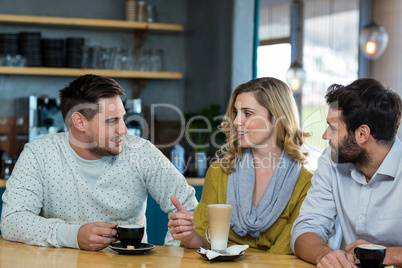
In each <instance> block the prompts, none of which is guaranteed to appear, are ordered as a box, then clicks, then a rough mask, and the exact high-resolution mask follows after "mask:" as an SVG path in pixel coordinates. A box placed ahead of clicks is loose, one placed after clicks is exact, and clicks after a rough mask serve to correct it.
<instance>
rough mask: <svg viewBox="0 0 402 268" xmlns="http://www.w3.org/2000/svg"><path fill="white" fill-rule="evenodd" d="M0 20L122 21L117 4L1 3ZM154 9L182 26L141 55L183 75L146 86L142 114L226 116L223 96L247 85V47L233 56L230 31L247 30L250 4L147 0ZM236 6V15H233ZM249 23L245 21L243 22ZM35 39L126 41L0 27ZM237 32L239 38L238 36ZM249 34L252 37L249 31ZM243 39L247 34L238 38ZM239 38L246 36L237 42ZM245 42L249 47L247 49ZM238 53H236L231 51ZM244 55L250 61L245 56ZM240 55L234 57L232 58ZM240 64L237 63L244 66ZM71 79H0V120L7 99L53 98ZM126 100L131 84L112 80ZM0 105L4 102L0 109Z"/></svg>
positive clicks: (121, 35) (100, 0) (89, 0)
mask: <svg viewBox="0 0 402 268" xmlns="http://www.w3.org/2000/svg"><path fill="white" fill-rule="evenodd" d="M1 2H2V3H1V5H0V13H5V14H23V15H38V16H59V17H77V18H96V19H115V20H123V19H124V0H85V1H80V0H70V1H60V0H57V1H52V0H35V1H31V0H2V1H1ZM146 2H147V3H149V4H152V5H155V6H156V9H157V21H159V22H164V23H177V24H183V26H184V31H183V32H178V33H175V32H169V33H155V32H152V33H149V34H148V36H147V40H146V41H145V43H144V46H143V47H144V48H150V49H162V50H163V53H164V54H163V69H164V70H165V71H174V72H175V71H177V72H183V76H184V78H183V80H147V81H146V87H145V88H144V89H143V90H142V92H141V94H140V96H139V97H140V98H141V99H142V101H143V105H144V106H150V105H151V104H158V103H169V104H173V105H175V106H177V107H178V108H179V109H180V110H183V111H184V112H190V111H191V112H197V111H199V110H200V109H202V108H204V107H207V106H209V105H210V104H219V105H220V106H221V110H222V112H223V111H224V110H225V106H226V104H227V101H228V98H229V96H230V92H231V91H232V90H233V87H234V86H235V85H237V84H239V83H243V82H246V81H247V80H249V79H251V74H250V72H251V66H252V63H251V59H252V56H251V53H252V52H251V51H252V46H251V47H250V46H249V47H246V49H247V50H249V49H251V50H249V51H246V52H244V51H242V49H243V48H245V47H241V48H240V50H239V48H233V47H234V45H233V42H234V40H233V36H234V31H235V29H234V26H233V25H234V24H235V22H236V21H237V25H244V23H242V22H244V19H245V20H247V23H246V25H252V24H253V14H252V13H251V14H249V13H250V12H253V9H254V0H247V1H241V0H219V1H213V0H203V1H186V0H147V1H146ZM239 3H240V5H243V7H241V8H239V7H238V6H239ZM244 6H247V7H248V8H247V9H246V10H247V11H246V12H248V13H247V14H246V15H245V16H246V18H244V17H243V18H241V17H240V18H234V15H233V14H234V13H235V12H239V10H240V12H243V13H244V12H245V11H243V10H242V9H244ZM236 10H237V11H236ZM249 15H251V16H249ZM20 31H40V32H41V33H42V38H66V37H85V42H86V45H89V46H94V45H101V46H103V47H114V46H119V47H132V46H133V38H132V37H133V35H132V33H128V32H115V31H98V30H84V29H70V28H65V29H63V28H57V27H36V26H21V25H5V24H0V32H20ZM240 31H241V30H240ZM251 33H252V31H251ZM245 34H246V35H247V34H248V35H250V33H247V32H246V33H245ZM244 37H246V36H244ZM248 42H250V41H248ZM237 46H238V45H237ZM236 49H237V51H238V52H239V53H235V55H238V56H237V57H240V58H243V59H244V58H246V61H249V62H248V64H250V65H245V66H241V67H239V66H238V65H236V68H235V69H236V71H237V75H235V76H233V75H232V72H233V70H232V68H233V64H235V62H234V60H233V59H232V56H233V53H234V52H235V51H236ZM249 54H250V55H249ZM239 55H240V56H239ZM243 62H244V60H243ZM72 79H73V77H50V76H49V77H41V76H15V75H0V101H1V102H2V103H1V104H2V105H0V115H5V116H8V115H10V114H9V113H10V110H11V109H10V108H9V105H10V102H9V101H8V100H9V99H12V98H17V97H21V96H28V95H43V94H44V95H48V96H49V97H57V96H58V90H59V89H61V88H63V87H64V86H65V85H66V84H68V83H69V82H70V81H71V80H72ZM116 80H117V81H118V82H119V83H120V84H121V85H122V87H123V88H124V89H125V90H126V93H127V96H128V97H129V98H130V97H131V96H132V90H131V86H132V80H129V79H116ZM233 80H235V81H236V82H233ZM5 100H6V101H5ZM155 113H156V116H157V119H158V120H177V119H178V114H177V112H175V111H174V110H173V109H160V108H158V109H156V110H155Z"/></svg>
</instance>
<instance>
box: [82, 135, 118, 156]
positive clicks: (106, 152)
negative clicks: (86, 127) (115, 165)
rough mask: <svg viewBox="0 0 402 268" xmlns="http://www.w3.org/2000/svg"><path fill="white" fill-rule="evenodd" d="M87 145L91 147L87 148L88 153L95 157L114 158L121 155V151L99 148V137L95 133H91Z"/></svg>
mask: <svg viewBox="0 0 402 268" xmlns="http://www.w3.org/2000/svg"><path fill="white" fill-rule="evenodd" d="M88 144H92V145H93V146H91V147H89V148H88V151H90V152H91V153H92V154H94V155H97V156H102V157H103V156H114V155H118V154H120V153H121V150H118V151H113V150H111V149H109V148H108V147H100V146H99V137H98V136H97V135H96V134H95V132H91V136H89V137H88Z"/></svg>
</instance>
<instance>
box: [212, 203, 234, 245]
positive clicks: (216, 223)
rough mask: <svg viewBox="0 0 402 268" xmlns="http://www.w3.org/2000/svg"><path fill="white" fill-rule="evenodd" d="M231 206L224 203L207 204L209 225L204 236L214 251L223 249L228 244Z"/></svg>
mask: <svg viewBox="0 0 402 268" xmlns="http://www.w3.org/2000/svg"><path fill="white" fill-rule="evenodd" d="M231 218H232V206H231V205H226V204H209V205H208V221H209V226H208V228H207V232H206V238H207V240H208V242H209V243H210V244H211V249H212V250H214V251H225V250H226V248H227V245H228V236H229V229H230V220H231Z"/></svg>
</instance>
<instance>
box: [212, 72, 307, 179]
mask: <svg viewBox="0 0 402 268" xmlns="http://www.w3.org/2000/svg"><path fill="white" fill-rule="evenodd" d="M247 92H253V93H254V95H255V97H256V99H257V101H258V103H259V104H260V105H261V106H263V107H265V108H266V109H267V110H268V118H270V120H271V123H272V124H274V125H275V143H276V145H277V146H279V147H281V148H283V149H284V150H285V152H286V153H287V154H288V155H289V156H290V157H292V158H293V159H294V160H295V161H298V162H300V163H302V164H306V163H307V161H306V157H307V155H308V154H307V153H303V151H302V148H301V147H302V145H303V142H304V138H306V137H309V136H310V134H309V133H305V132H303V131H302V130H301V128H300V123H299V113H298V111H297V106H296V102H295V100H294V98H293V94H292V92H291V90H290V89H289V87H288V86H287V85H286V84H285V83H284V82H282V81H281V80H279V79H276V78H273V77H264V78H257V79H253V80H250V81H249V82H247V83H244V84H241V85H239V86H238V87H237V88H236V89H235V91H234V92H233V94H232V97H231V98H230V100H229V105H228V108H227V111H226V114H225V118H224V120H223V122H222V124H221V126H220V129H221V130H222V131H223V132H224V133H225V135H226V143H225V144H224V145H223V146H222V147H221V149H220V150H219V151H218V152H217V155H216V156H217V158H218V159H219V160H220V161H219V163H220V166H221V168H222V169H223V170H224V171H225V172H226V173H228V174H230V173H231V172H233V171H234V170H235V168H234V165H235V162H236V161H238V160H240V159H241V157H242V154H243V151H244V148H242V147H241V146H240V145H239V142H238V137H237V134H238V133H237V130H236V128H235V127H234V125H233V121H234V119H235V117H236V115H235V112H234V109H235V102H236V98H237V96H238V95H240V94H242V93H247Z"/></svg>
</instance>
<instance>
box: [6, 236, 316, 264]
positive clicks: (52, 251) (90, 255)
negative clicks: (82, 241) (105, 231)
mask: <svg viewBox="0 0 402 268" xmlns="http://www.w3.org/2000/svg"><path fill="white" fill-rule="evenodd" d="M211 265H213V266H214V267H230V268H250V267H253V268H256V267H257V268H258V267H264V268H270V267H272V268H278V267H293V268H309V267H314V266H313V265H311V264H309V263H307V262H304V261H302V260H300V259H298V258H297V257H295V256H293V255H274V254H266V253H251V252H246V253H245V254H244V255H242V256H241V257H239V258H237V259H235V260H232V261H222V262H219V261H209V260H207V259H206V258H204V257H202V256H201V255H199V254H198V253H197V249H185V248H179V247H167V246H155V248H154V249H152V250H151V251H148V252H146V253H145V254H141V255H125V254H120V253H117V252H115V251H113V250H112V249H110V248H106V249H104V250H102V251H85V250H78V249H70V248H48V247H38V246H31V245H27V244H22V243H16V242H9V241H5V240H4V239H3V238H1V236H0V267H13V268H18V267H24V268H25V267H29V268H44V267H59V268H78V267H82V268H91V267H94V268H95V267H96V268H109V267H110V268H111V267H113V268H119V267H141V268H147V267H183V268H187V267H200V268H203V267H211Z"/></svg>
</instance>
